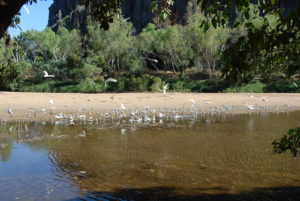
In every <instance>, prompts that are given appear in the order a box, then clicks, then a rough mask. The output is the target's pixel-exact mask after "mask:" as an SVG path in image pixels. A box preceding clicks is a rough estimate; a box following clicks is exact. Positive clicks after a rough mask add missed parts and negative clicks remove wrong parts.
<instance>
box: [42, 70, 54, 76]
mask: <svg viewBox="0 0 300 201" xmlns="http://www.w3.org/2000/svg"><path fill="white" fill-rule="evenodd" d="M44 77H54V75H49V74H48V72H47V71H44Z"/></svg>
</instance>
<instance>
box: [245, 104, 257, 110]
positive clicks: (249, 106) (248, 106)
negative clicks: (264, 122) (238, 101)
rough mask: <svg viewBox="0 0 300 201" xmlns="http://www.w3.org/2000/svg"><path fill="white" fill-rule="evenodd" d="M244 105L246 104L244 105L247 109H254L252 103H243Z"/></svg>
mask: <svg viewBox="0 0 300 201" xmlns="http://www.w3.org/2000/svg"><path fill="white" fill-rule="evenodd" d="M245 105H246V107H247V108H248V109H249V110H254V109H255V107H254V105H248V104H245Z"/></svg>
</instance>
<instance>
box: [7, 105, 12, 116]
mask: <svg viewBox="0 0 300 201" xmlns="http://www.w3.org/2000/svg"><path fill="white" fill-rule="evenodd" d="M7 112H8V114H10V115H13V114H14V112H13V110H12V108H11V107H9V108H8V110H7Z"/></svg>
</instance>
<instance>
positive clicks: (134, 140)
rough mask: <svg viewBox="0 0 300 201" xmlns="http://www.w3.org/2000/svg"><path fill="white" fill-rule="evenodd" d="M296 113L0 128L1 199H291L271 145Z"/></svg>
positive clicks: (298, 178)
mask: <svg viewBox="0 0 300 201" xmlns="http://www.w3.org/2000/svg"><path fill="white" fill-rule="evenodd" d="M299 122H300V113H299V112H298V113H289V114H264V115H257V114H256V115H236V116H223V117H207V118H205V119H198V120H193V121H179V122H166V123H164V124H126V123H125V124H122V123H116V122H115V123H114V124H110V123H106V124H101V125H100V124H90V125H88V124H85V125H76V126H68V125H53V124H47V123H43V124H42V123H13V124H3V125H1V126H0V200H3V201H10V200H26V201H31V200H37V201H38V200H39V201H40V200H299V196H300V172H299V167H300V157H298V158H293V157H291V155H289V154H282V155H277V154H273V153H272V146H271V143H272V141H273V140H275V139H277V138H279V137H280V136H282V135H283V134H284V133H286V131H287V130H288V129H289V128H293V127H296V126H299Z"/></svg>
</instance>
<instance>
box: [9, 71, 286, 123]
mask: <svg viewBox="0 0 300 201" xmlns="http://www.w3.org/2000/svg"><path fill="white" fill-rule="evenodd" d="M44 77H54V75H49V74H48V73H47V72H46V71H44ZM109 82H117V80H116V79H114V78H108V79H107V80H106V81H105V86H107V83H109ZM168 89H169V84H168V83H167V84H165V85H164V86H163V87H162V90H161V91H162V93H163V95H164V96H166V94H167V90H168ZM110 98H111V99H112V101H113V100H114V99H115V95H113V96H111V97H110ZM253 98H255V96H253V95H249V101H250V99H253ZM261 101H262V102H268V101H269V100H267V99H266V98H262V99H261ZM212 103H213V102H212V101H205V102H203V103H197V101H196V100H194V99H189V100H187V104H186V105H185V106H183V107H181V108H167V107H165V108H164V109H155V108H151V107H150V106H147V105H146V106H145V107H143V108H127V107H126V106H125V105H124V104H120V107H117V108H111V109H108V110H106V111H105V112H103V113H101V112H94V111H92V110H89V109H88V108H87V107H86V105H83V106H81V107H80V108H79V110H78V112H77V114H63V113H59V114H54V112H55V111H56V107H55V102H54V100H53V99H50V100H49V107H43V108H42V109H40V110H39V111H35V116H36V115H37V113H38V112H41V113H43V114H46V113H47V112H49V114H50V115H53V122H55V123H69V124H70V125H75V122H94V123H98V122H105V121H107V120H124V121H128V122H129V123H163V121H164V120H175V121H179V120H188V119H196V118H198V117H202V116H203V115H221V114H226V113H227V112H230V111H241V110H242V111H243V110H245V111H246V110H248V111H249V110H250V111H256V112H268V111H279V110H281V111H290V110H291V109H292V108H291V106H290V105H284V106H281V107H279V106H272V107H270V106H269V107H268V106H258V105H256V106H255V105H249V104H247V103H244V106H234V105H219V106H211V107H208V106H207V105H209V104H212ZM7 113H8V114H9V115H14V114H15V113H14V110H13V108H12V106H9V108H8V110H7ZM27 117H28V119H29V120H30V118H32V113H31V114H29V115H28V116H27Z"/></svg>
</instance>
